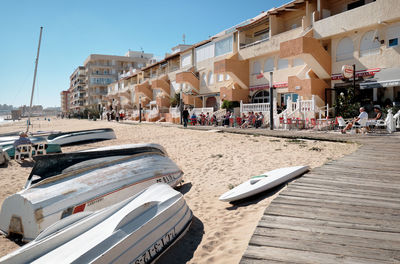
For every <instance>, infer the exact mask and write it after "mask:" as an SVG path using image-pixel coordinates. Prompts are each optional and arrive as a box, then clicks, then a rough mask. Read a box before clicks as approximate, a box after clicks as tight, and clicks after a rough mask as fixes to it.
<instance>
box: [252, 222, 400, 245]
mask: <svg viewBox="0 0 400 264" xmlns="http://www.w3.org/2000/svg"><path fill="white" fill-rule="evenodd" d="M258 226H260V227H267V228H280V229H290V230H295V231H308V232H312V233H325V234H335V235H343V236H344V235H346V236H355V237H359V238H365V239H369V238H373V239H382V240H388V241H394V242H400V234H399V233H397V232H396V233H395V232H381V231H370V230H358V229H351V228H337V227H330V226H322V227H321V226H301V225H289V224H285V223H268V222H265V221H260V222H259V223H258Z"/></svg>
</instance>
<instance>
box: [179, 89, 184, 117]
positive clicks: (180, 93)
mask: <svg viewBox="0 0 400 264" xmlns="http://www.w3.org/2000/svg"><path fill="white" fill-rule="evenodd" d="M179 110H180V113H181V125H182V124H183V116H182V115H183V100H182V87H181V89H180V91H179Z"/></svg>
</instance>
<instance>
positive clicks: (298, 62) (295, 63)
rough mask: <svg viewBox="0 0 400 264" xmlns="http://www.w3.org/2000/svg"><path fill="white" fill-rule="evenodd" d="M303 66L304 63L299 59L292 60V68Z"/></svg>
mask: <svg viewBox="0 0 400 264" xmlns="http://www.w3.org/2000/svg"><path fill="white" fill-rule="evenodd" d="M300 65H304V61H303V59H301V58H296V59H294V60H293V67H296V66H300Z"/></svg>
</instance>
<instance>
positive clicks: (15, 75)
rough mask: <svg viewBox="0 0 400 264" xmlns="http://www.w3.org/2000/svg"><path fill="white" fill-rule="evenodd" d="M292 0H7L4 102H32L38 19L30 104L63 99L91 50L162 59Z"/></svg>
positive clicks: (0, 74) (0, 61) (1, 65)
mask: <svg viewBox="0 0 400 264" xmlns="http://www.w3.org/2000/svg"><path fill="white" fill-rule="evenodd" d="M286 2H289V1H288V0H274V1H272V0H270V1H265V0H249V1H236V0H233V1H232V0H213V1H211V0H204V1H175V0H170V1H163V0H153V1H136V0H134V1H132V0H131V1H119V0H112V1H103V0H97V1H89V0H85V1H83V0H80V1H78V0H35V1H31V0H18V1H2V3H1V8H0V10H1V16H0V25H1V27H0V36H1V41H0V80H1V82H0V104H12V105H14V106H20V105H24V104H26V105H29V100H30V94H31V88H32V81H33V71H34V66H35V58H36V51H37V45H38V40H39V32H40V26H43V27H44V29H43V37H42V45H41V50H40V57H39V66H38V75H37V81H36V88H35V96H34V99H33V104H41V105H43V106H45V107H53V106H60V92H61V91H62V90H66V89H68V87H69V76H70V75H71V73H72V72H73V71H74V70H75V69H76V67H78V66H80V65H82V64H83V62H84V60H85V59H86V58H87V57H88V55H89V54H93V53H95V54H109V55H124V54H125V53H126V52H127V51H128V49H130V50H140V48H143V50H144V52H147V53H153V54H155V55H156V56H157V57H159V58H161V57H163V56H164V54H165V53H166V52H170V49H171V47H173V46H176V45H177V44H181V43H182V35H183V34H185V35H186V44H194V43H197V42H199V41H202V40H205V39H207V38H208V37H209V36H212V35H214V34H216V33H218V32H220V31H222V30H224V29H227V28H229V27H231V26H233V25H236V24H238V23H240V22H242V21H244V20H246V19H249V18H252V17H254V16H256V15H258V14H259V13H260V12H261V11H266V10H268V9H270V8H272V7H278V6H280V5H282V4H284V3H286Z"/></svg>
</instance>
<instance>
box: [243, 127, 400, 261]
mask: <svg viewBox="0 0 400 264" xmlns="http://www.w3.org/2000/svg"><path fill="white" fill-rule="evenodd" d="M257 132H258V131H257ZM274 133H276V131H265V134H268V135H270V136H271V135H273V134H274ZM279 133H282V132H281V131H279ZM263 134H264V133H263ZM294 134H297V136H298V137H302V136H304V137H306V138H316V139H317V138H319V139H328V140H339V141H355V142H358V143H360V144H362V146H361V147H360V148H359V149H358V150H357V151H356V152H354V153H352V154H350V155H347V156H345V157H343V158H341V159H339V160H336V161H330V162H328V163H326V164H325V165H323V166H322V167H318V168H315V169H313V170H311V171H310V172H309V173H307V174H305V175H303V176H302V177H300V178H298V179H296V180H295V181H293V182H291V183H289V184H288V186H287V188H286V189H285V190H283V191H282V192H281V193H280V194H279V196H278V197H277V198H276V199H274V200H273V201H272V202H271V204H270V205H269V206H268V208H266V210H265V212H264V215H263V216H262V218H261V220H260V221H259V223H258V225H257V228H256V229H255V231H254V234H253V236H252V238H251V240H250V242H249V245H248V247H247V250H246V251H245V253H244V255H243V257H242V259H241V261H240V263H243V264H244V263H399V262H400V155H399V149H398V148H399V146H400V135H398V134H394V135H393V134H392V135H364V136H363V135H355V136H350V135H339V134H338V135H330V134H328V133H317V134H311V135H310V134H309V133H307V134H304V133H301V132H299V133H296V132H290V131H288V132H284V133H283V134H282V136H285V137H291V136H294Z"/></svg>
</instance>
